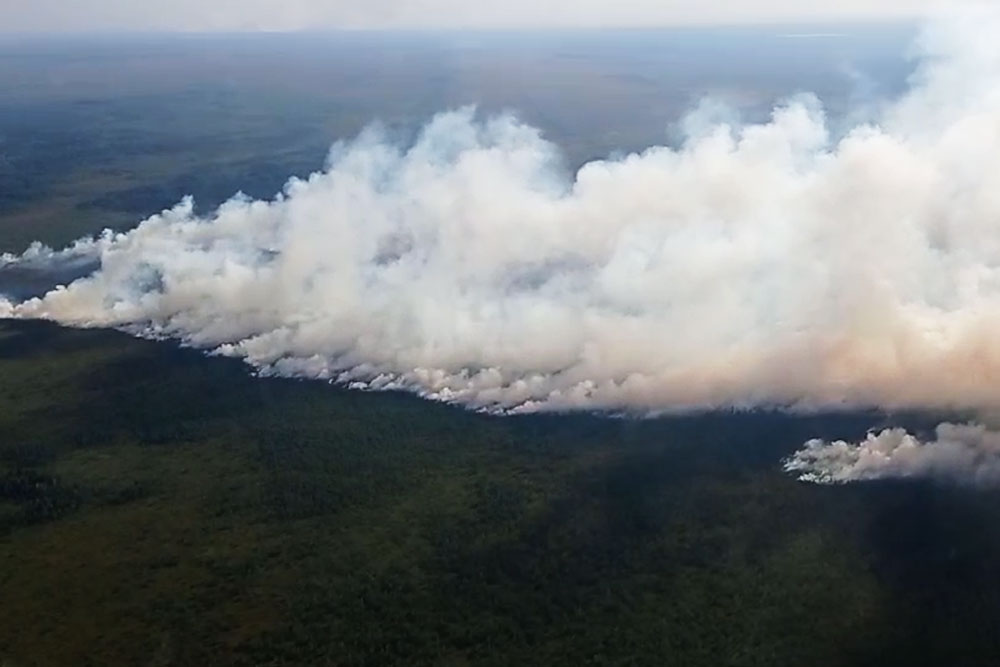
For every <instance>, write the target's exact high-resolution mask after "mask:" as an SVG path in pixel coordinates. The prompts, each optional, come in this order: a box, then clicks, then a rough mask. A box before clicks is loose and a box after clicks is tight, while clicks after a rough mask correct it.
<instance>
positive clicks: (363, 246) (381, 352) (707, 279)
mask: <svg viewBox="0 0 1000 667" xmlns="http://www.w3.org/2000/svg"><path fill="white" fill-rule="evenodd" d="M997 27H998V26H997V21H996V20H995V17H986V16H983V15H977V16H975V17H973V18H969V17H966V18H964V19H960V20H954V21H950V22H947V23H940V24H936V25H934V26H931V27H930V28H928V30H927V31H926V32H925V34H924V37H923V38H922V40H921V42H920V45H919V49H920V53H921V58H922V59H923V64H922V66H921V67H920V68H919V70H918V75H917V76H916V77H915V78H914V81H913V85H912V89H911V90H910V92H909V93H907V94H906V95H905V96H904V97H903V98H902V99H900V100H898V101H896V102H894V103H891V104H886V105H884V107H883V108H881V110H878V111H877V112H874V115H873V112H872V111H871V110H870V109H866V110H865V112H864V114H860V113H859V115H861V116H865V117H871V118H873V120H871V121H870V122H865V123H862V124H859V125H858V126H857V127H855V128H854V129H852V130H850V131H848V132H846V133H844V134H843V135H840V134H838V135H837V136H832V135H831V132H830V130H829V129H828V127H827V123H826V120H825V118H824V113H823V109H822V105H821V103H820V101H819V100H817V99H815V98H813V97H810V96H800V97H798V98H795V99H793V100H790V101H787V102H785V103H782V104H781V105H779V106H778V107H777V108H776V109H775V111H774V113H773V117H772V120H771V121H770V122H769V123H766V124H762V125H748V126H738V125H726V124H718V123H716V122H714V120H715V119H716V118H717V117H718V113H717V110H716V109H715V107H713V105H710V104H707V105H703V106H702V107H700V108H699V110H698V111H696V112H695V113H694V114H693V115H692V116H691V117H690V118H689V119H688V120H687V121H686V122H685V123H684V127H685V128H687V129H688V132H689V136H688V137H687V138H686V140H685V141H684V142H683V144H682V145H681V146H680V147H677V148H669V147H651V148H649V149H647V150H646V151H644V152H642V153H639V154H633V155H629V156H628V157H625V158H623V159H616V160H607V161H597V162H591V163H589V164H586V165H585V166H583V167H582V168H581V169H580V170H579V171H578V172H577V173H576V174H573V175H570V174H567V173H566V170H565V169H564V167H563V161H562V159H561V156H560V155H559V153H558V151H557V149H556V148H555V147H554V146H553V145H551V144H550V143H548V142H547V141H545V140H544V138H542V137H541V136H540V133H539V132H538V131H537V130H535V129H533V128H532V127H529V126H527V125H525V124H522V123H520V122H519V121H518V120H517V119H516V118H515V117H513V116H500V117H490V118H482V117H479V116H478V115H477V114H476V112H475V111H474V110H472V109H460V110H456V111H451V112H446V113H443V114H440V115H439V116H437V117H435V118H434V119H433V120H432V121H431V122H430V123H428V125H427V126H426V127H425V128H424V130H423V131H422V133H421V134H420V136H419V137H418V139H417V140H416V141H415V142H413V143H412V144H410V145H405V146H400V145H397V144H395V143H393V142H392V141H390V140H389V139H388V138H387V136H386V134H384V133H382V132H380V130H379V129H378V128H377V127H373V128H371V129H369V130H367V131H366V132H364V133H363V134H362V135H361V136H359V137H358V138H357V139H355V140H353V141H350V142H345V143H342V144H338V145H337V146H335V147H334V149H333V150H332V151H331V154H330V158H329V162H328V165H327V167H326V168H325V169H324V170H323V171H322V172H317V173H316V174H313V175H312V176H311V177H309V178H308V179H306V180H293V181H291V182H290V183H289V184H288V185H287V187H286V188H285V191H284V192H283V193H282V194H281V195H279V196H278V197H277V198H276V199H274V200H272V201H254V200H250V199H248V198H244V197H237V198H234V199H233V200H232V201H230V202H228V203H226V204H225V205H223V206H222V207H220V208H219V209H218V210H217V211H215V212H213V213H211V214H209V215H199V214H196V212H195V209H194V205H193V202H192V201H190V200H185V201H183V202H181V203H180V204H179V205H177V206H176V207H175V208H173V209H171V210H169V211H165V212H164V213H162V214H160V215H157V216H153V217H151V218H149V219H148V220H146V221H144V222H143V223H141V224H140V225H139V226H138V227H137V228H136V229H134V230H133V231H130V232H127V233H119V234H112V233H110V232H109V233H106V234H104V235H103V236H100V237H98V238H95V239H83V240H81V241H79V242H77V243H76V244H75V245H74V246H73V247H71V248H69V249H66V250H63V251H50V250H48V249H46V248H44V247H40V246H35V247H32V248H31V249H29V250H28V252H26V253H25V254H24V255H21V256H10V255H7V256H4V257H3V258H2V259H0V267H2V270H3V271H5V272H7V275H8V276H9V275H11V274H10V272H11V271H22V272H24V271H39V270H46V269H47V270H50V271H53V272H55V273H56V274H58V275H60V276H62V275H71V274H73V272H74V271H78V270H80V267H84V271H83V272H87V271H89V270H90V266H89V263H93V264H94V265H97V266H99V268H98V269H97V270H95V271H93V272H92V273H88V275H84V276H83V277H80V278H79V279H76V280H74V281H72V282H70V283H69V284H68V285H67V286H66V287H64V288H63V287H61V288H58V289H55V290H52V291H49V292H48V293H46V294H43V295H40V296H38V297H31V296H30V295H29V294H28V293H27V292H25V291H23V290H22V291H20V292H18V291H16V290H12V289H5V288H4V286H3V283H2V282H0V292H4V293H5V294H6V297H0V316H5V317H17V318H46V319H51V320H55V321H57V322H60V323H63V324H67V325H72V326H111V327H121V328H125V329H127V330H129V331H132V332H135V333H137V334H140V335H147V336H156V337H171V338H177V339H180V340H182V341H183V342H184V343H186V344H189V345H193V346H196V347H199V348H202V349H206V350H210V351H214V352H216V353H219V354H224V355H230V356H235V357H240V358H243V359H245V360H246V361H247V362H249V363H250V364H252V365H253V366H254V367H256V368H257V369H259V370H260V371H261V372H262V373H268V374H281V375H288V376H300V377H309V378H319V379H331V380H337V381H340V382H344V383H349V384H352V385H354V386H357V387H364V388H372V389H380V388H405V389H408V390H412V391H415V392H418V393H420V394H421V395H424V396H427V397H429V398H433V399H437V400H446V401H452V402H457V403H460V404H462V405H465V406H468V407H471V408H477V409H488V410H496V411H512V412H519V411H520V412H524V411H537V410H562V409H586V410H611V411H623V412H631V413H639V414H649V413H657V412H662V411H679V410H687V409H701V408H717V407H792V408H806V409H811V408H828V407H834V408H839V407H846V406H879V407H884V408H895V407H914V408H923V407H932V408H973V409H975V408H992V407H995V406H996V405H997V403H998V402H1000V388H998V387H1000V385H998V384H997V382H996V378H997V376H998V375H1000V350H998V348H997V346H996V344H995V342H994V332H995V331H996V330H997V328H998V325H1000V236H998V235H997V233H996V229H995V225H996V223H997V220H998V215H1000V45H998V44H997V42H996V39H995V35H996V34H997V33H996V29H997ZM0 277H2V274H0Z"/></svg>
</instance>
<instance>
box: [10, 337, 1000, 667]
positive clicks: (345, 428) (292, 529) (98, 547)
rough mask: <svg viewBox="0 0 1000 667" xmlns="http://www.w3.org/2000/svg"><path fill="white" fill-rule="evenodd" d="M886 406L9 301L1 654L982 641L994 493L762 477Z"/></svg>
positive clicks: (998, 530)
mask: <svg viewBox="0 0 1000 667" xmlns="http://www.w3.org/2000/svg"><path fill="white" fill-rule="evenodd" d="M884 419H886V417H885V416H882V415H876V414H855V415H827V416H809V417H801V416H800V417H792V416H786V415H780V414H750V413H744V414H705V415H696V416H683V417H672V418H663V419H656V420H633V419H621V418H609V417H595V416H584V415H563V416H531V417H516V418H501V417H491V416H485V415H478V414H473V413H470V412H467V411H463V410H461V409H458V408H454V407H450V406H445V405H440V404H434V403H428V402H425V401H422V400H420V399H417V398H415V397H412V396H408V395H401V394H392V393H361V392H350V391H346V390H343V389H339V388H337V387H333V386H330V385H326V384H323V383H319V382H303V381H293V380H281V379H261V378H254V377H252V376H251V375H250V374H249V373H248V370H247V369H246V368H245V367H244V366H242V365H241V364H239V363H238V362H234V361H232V360H226V359H219V358H205V357H203V356H201V355H200V354H198V353H196V352H193V351H190V350H183V349H177V348H176V347H174V346H171V345H167V344H160V343H152V342H148V341H141V340H134V339H131V338H129V337H127V336H125V335H124V334H119V333H115V332H107V331H77V330H67V329H61V328H58V327H56V326H54V325H50V324H47V323H37V322H34V323H29V322H24V323H15V322H7V323H3V324H2V325H0V663H2V664H4V665H5V666H6V665H11V666H26V665H109V664H120V665H210V664H211V665H322V664H329V665H390V664H408V665H420V664H427V665H430V664H439V665H462V664H476V665H513V664H538V665H584V664H591V665H710V666H713V667H715V666H718V665H848V664H850V665H854V664H872V665H876V664H877V665H885V664H907V665H913V664H935V665H941V664H953V665H958V664H984V665H985V664H995V659H996V658H997V657H998V656H1000V635H998V634H997V633H996V632H995V629H996V628H997V624H998V622H1000V570H998V569H997V568H996V564H995V561H996V554H997V553H998V547H1000V520H998V519H1000V503H998V502H997V501H998V494H997V493H996V492H981V491H970V490H963V489H958V488H952V487H944V486H935V485H930V484H923V483H878V484H862V485H853V486H844V487H821V486H814V485H809V484H804V483H800V482H797V481H796V480H794V479H792V478H790V477H788V476H787V475H785V474H783V473H782V472H781V471H780V460H781V458H782V457H783V456H785V455H787V454H788V453H789V452H791V451H792V450H793V449H794V448H796V447H797V446H798V445H800V444H801V442H802V441H803V440H805V439H807V438H809V437H814V436H823V435H825V436H851V435H857V434H859V433H861V432H863V431H864V430H865V429H866V428H868V427H870V426H873V425H877V424H879V423H880V422H881V421H882V420H884ZM895 420H896V421H903V422H908V423H910V424H911V426H913V427H916V428H920V427H922V426H927V425H929V424H930V423H931V422H933V420H932V419H930V418H929V417H928V418H924V419H923V420H922V419H919V418H916V417H912V416H911V417H905V416H903V417H899V416H897V417H896V418H895Z"/></svg>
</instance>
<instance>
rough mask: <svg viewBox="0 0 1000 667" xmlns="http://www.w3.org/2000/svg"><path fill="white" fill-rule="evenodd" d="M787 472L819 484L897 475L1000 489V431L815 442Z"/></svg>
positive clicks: (949, 427)
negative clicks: (928, 438)
mask: <svg viewBox="0 0 1000 667" xmlns="http://www.w3.org/2000/svg"><path fill="white" fill-rule="evenodd" d="M785 470H786V471H787V472H792V473H796V474H798V475H799V479H801V480H802V481H806V482H816V483H819V484H842V483H846V482H856V481H863V480H872V479H881V478H887V477H889V478H891V477H897V478H931V479H941V480H947V481H953V482H961V483H971V484H974V485H977V486H996V485H997V484H1000V433H997V432H996V431H990V430H987V429H986V427H984V426H981V425H971V424H941V425H939V426H938V427H937V429H936V437H935V438H934V439H933V440H928V441H926V442H923V441H921V440H920V439H919V438H917V437H915V436H913V435H910V434H909V433H907V432H906V431H905V430H903V429H898V428H894V429H886V430H884V431H882V432H880V433H878V434H875V433H869V434H868V437H867V438H866V439H865V440H863V441H862V442H859V443H848V442H844V441H843V440H837V441H834V442H825V441H823V440H810V441H809V442H807V443H806V445H805V447H804V448H803V449H801V450H799V451H798V452H796V453H795V454H794V455H793V456H792V457H791V458H789V459H788V460H787V461H785Z"/></svg>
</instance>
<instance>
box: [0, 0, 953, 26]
mask: <svg viewBox="0 0 1000 667" xmlns="http://www.w3.org/2000/svg"><path fill="white" fill-rule="evenodd" d="M934 4H935V3H934V0H878V1H877V2H875V1H873V0H841V1H839V2H826V3H803V2H801V0H505V1H504V2H497V1H496V0H362V1H361V2H359V1H358V0H75V1H74V0H0V32H8V33H9V32H46V33H47V32H88V31H168V32H169V31H185V32H187V31H198V32H204V31H264V30H270V31H295V30H317V29H344V28H346V29H354V28H358V29H363V28H374V29H393V28H401V29H406V28H460V27H476V28H506V27H519V28H533V27H584V26H586V27H596V26H609V27H610V26H656V25H664V26H666V25H690V24H713V23H714V24H739V23H768V22H817V23H818V22H826V21H845V20H884V19H901V18H916V17H919V16H921V15H923V14H925V13H926V12H927V11H929V10H930V9H931V8H932V7H933V5H934Z"/></svg>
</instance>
